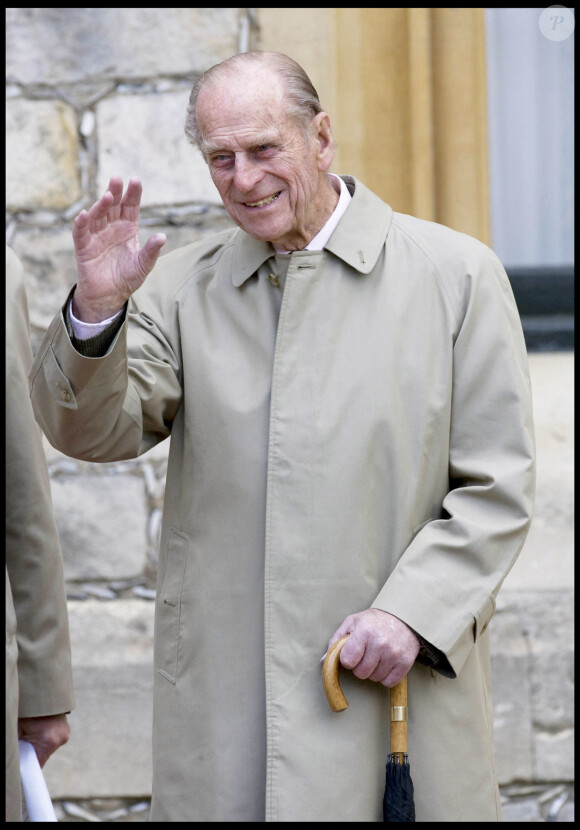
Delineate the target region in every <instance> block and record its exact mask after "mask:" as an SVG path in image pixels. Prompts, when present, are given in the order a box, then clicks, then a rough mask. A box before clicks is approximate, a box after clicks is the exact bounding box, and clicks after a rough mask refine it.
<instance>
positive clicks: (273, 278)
mask: <svg viewBox="0 0 580 830" xmlns="http://www.w3.org/2000/svg"><path fill="white" fill-rule="evenodd" d="M268 279H269V280H270V282H271V283H272V285H275V286H276V287H277V288H279V287H280V283H279V281H278V277H277V276H276V274H268Z"/></svg>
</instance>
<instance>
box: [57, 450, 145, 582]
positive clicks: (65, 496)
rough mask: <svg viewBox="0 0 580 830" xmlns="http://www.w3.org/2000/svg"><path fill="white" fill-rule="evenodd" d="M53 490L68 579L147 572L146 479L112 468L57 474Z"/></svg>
mask: <svg viewBox="0 0 580 830" xmlns="http://www.w3.org/2000/svg"><path fill="white" fill-rule="evenodd" d="M95 467H96V465H93V468H95ZM51 489H52V499H53V506H54V514H55V518H56V524H57V528H58V532H59V537H60V542H61V547H62V553H63V559H64V571H65V579H66V580H69V581H71V580H72V581H79V580H90V579H97V580H107V579H108V580H111V579H125V578H128V577H133V576H138V575H140V574H142V573H143V569H144V567H145V564H146V551H147V505H146V494H145V484H144V482H143V480H142V478H140V477H137V476H135V475H131V474H126V473H115V471H114V468H113V467H110V468H109V469H108V470H104V471H103V473H102V474H99V473H98V472H94V473H92V474H90V473H87V474H82V475H59V476H53V477H52V479H51Z"/></svg>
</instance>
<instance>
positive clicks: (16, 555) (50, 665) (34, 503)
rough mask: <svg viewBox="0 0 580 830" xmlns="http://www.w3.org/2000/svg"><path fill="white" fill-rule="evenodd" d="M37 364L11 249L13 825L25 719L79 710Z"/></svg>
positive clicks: (9, 815)
mask: <svg viewBox="0 0 580 830" xmlns="http://www.w3.org/2000/svg"><path fill="white" fill-rule="evenodd" d="M31 365H32V346H31V344H30V332H29V319H28V303H27V298H26V290H25V287H24V279H23V274H22V265H21V264H20V261H19V260H18V258H17V256H16V254H15V253H14V252H13V251H12V250H11V249H10V248H8V247H7V248H6V436H5V437H6V821H8V822H13V821H22V811H21V808H22V790H21V786H20V757H19V750H18V718H19V717H21V718H32V717H39V716H41V715H60V714H63V713H64V712H70V711H71V709H72V708H73V707H74V692H73V678H72V668H71V650H70V639H69V627H68V614H67V606H66V594H65V587H64V577H63V563H62V556H61V550H60V543H59V538H58V533H57V529H56V524H55V521H54V515H53V510H52V497H51V492H50V481H49V478H48V470H47V467H46V458H45V456H44V449H43V447H42V437H41V433H40V430H39V428H38V424H37V423H36V422H35V420H34V414H33V412H32V407H31V405H30V398H29V396H28V372H29V371H30V367H31Z"/></svg>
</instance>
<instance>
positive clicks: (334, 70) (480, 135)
mask: <svg viewBox="0 0 580 830" xmlns="http://www.w3.org/2000/svg"><path fill="white" fill-rule="evenodd" d="M257 11H258V20H259V34H258V39H257V40H258V46H259V48H261V49H273V50H277V51H282V52H286V53H288V54H290V55H291V56H292V57H294V58H295V59H296V60H297V61H298V62H299V63H301V64H302V65H303V66H304V68H305V69H306V71H307V72H308V73H309V74H310V76H311V78H312V80H313V82H314V85H315V86H316V88H317V90H318V92H319V95H320V98H321V101H322V104H323V106H324V107H325V108H326V109H327V110H328V112H329V113H330V116H331V120H332V123H333V128H334V133H335V139H336V141H337V144H338V147H337V153H336V157H335V162H334V165H333V170H334V171H335V172H337V173H346V172H348V173H352V174H353V175H355V176H357V177H359V178H361V179H362V180H364V182H365V183H366V184H368V185H369V186H370V187H371V188H372V189H374V190H375V191H376V192H377V193H378V194H379V195H380V196H382V198H383V199H385V200H386V201H387V202H389V204H391V205H392V206H393V208H395V209H396V210H399V211H402V212H404V213H413V214H415V215H417V216H420V217H421V218H424V219H430V220H434V221H438V222H442V223H443V224H446V225H450V226H451V227H453V228H456V229H457V230H461V231H464V232H466V233H470V234H472V235H473V236H476V237H477V238H479V239H482V240H483V241H484V242H487V243H489V234H490V231H489V227H490V222H489V194H488V157H487V112H486V79H485V40H484V38H485V31H484V19H483V9H416V8H413V9H392V8H389V9H380V8H379V9H371V8H364V9H356V8H352V9H341V8H329V9H302V8H299V9H290V8H288V9H262V8H261V9H258V10H257Z"/></svg>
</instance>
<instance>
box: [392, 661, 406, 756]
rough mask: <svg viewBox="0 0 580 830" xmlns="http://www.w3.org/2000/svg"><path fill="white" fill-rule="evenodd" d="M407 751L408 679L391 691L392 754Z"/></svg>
mask: <svg viewBox="0 0 580 830" xmlns="http://www.w3.org/2000/svg"><path fill="white" fill-rule="evenodd" d="M406 751H407V678H406V677H404V678H403V679H402V680H401V682H400V683H397V685H396V686H393V688H392V689H391V752H401V753H404V752H406Z"/></svg>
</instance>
